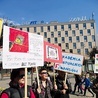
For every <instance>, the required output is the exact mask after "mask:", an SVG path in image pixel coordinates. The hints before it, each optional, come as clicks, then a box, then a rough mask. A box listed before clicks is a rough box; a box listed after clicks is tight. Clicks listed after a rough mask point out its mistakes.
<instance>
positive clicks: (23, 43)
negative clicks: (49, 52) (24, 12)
mask: <svg viewBox="0 0 98 98" xmlns="http://www.w3.org/2000/svg"><path fill="white" fill-rule="evenodd" d="M43 47H44V46H43V36H41V35H37V34H34V33H28V32H25V31H21V30H16V29H14V28H10V27H7V26H4V29H3V69H14V68H25V98H27V68H28V67H34V66H36V67H37V66H43V65H44V64H43V62H44V57H43V55H44V54H43V53H44V51H43ZM37 74H38V72H37ZM37 78H38V79H39V77H37Z"/></svg>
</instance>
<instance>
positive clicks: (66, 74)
mask: <svg viewBox="0 0 98 98" xmlns="http://www.w3.org/2000/svg"><path fill="white" fill-rule="evenodd" d="M67 76H68V73H67V72H66V73H65V84H66V79H67Z"/></svg>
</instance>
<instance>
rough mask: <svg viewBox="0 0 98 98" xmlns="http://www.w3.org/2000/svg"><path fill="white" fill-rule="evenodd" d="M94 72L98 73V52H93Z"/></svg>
mask: <svg viewBox="0 0 98 98" xmlns="http://www.w3.org/2000/svg"><path fill="white" fill-rule="evenodd" d="M94 73H98V54H95V67H94Z"/></svg>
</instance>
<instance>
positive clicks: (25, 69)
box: [25, 68, 27, 98]
mask: <svg viewBox="0 0 98 98" xmlns="http://www.w3.org/2000/svg"><path fill="white" fill-rule="evenodd" d="M25 98H27V68H25Z"/></svg>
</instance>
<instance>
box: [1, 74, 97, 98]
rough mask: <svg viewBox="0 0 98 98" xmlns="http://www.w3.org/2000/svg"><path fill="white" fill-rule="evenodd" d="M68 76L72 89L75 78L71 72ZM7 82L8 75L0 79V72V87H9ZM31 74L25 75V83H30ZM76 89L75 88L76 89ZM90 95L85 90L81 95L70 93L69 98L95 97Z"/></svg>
mask: <svg viewBox="0 0 98 98" xmlns="http://www.w3.org/2000/svg"><path fill="white" fill-rule="evenodd" d="M35 76H36V74H35V73H34V77H35ZM68 77H69V79H70V82H71V85H72V90H73V89H74V84H75V79H74V76H73V74H68ZM9 82H10V77H9V76H5V77H3V79H1V74H0V87H1V88H4V89H5V88H8V87H9ZM31 82H32V81H31V75H28V76H27V84H28V85H31ZM76 91H77V90H76ZM91 96H92V95H91V94H90V93H89V92H88V91H87V94H86V96H83V94H79V93H78V92H76V93H75V94H70V98H96V97H95V96H94V97H91Z"/></svg>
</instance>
